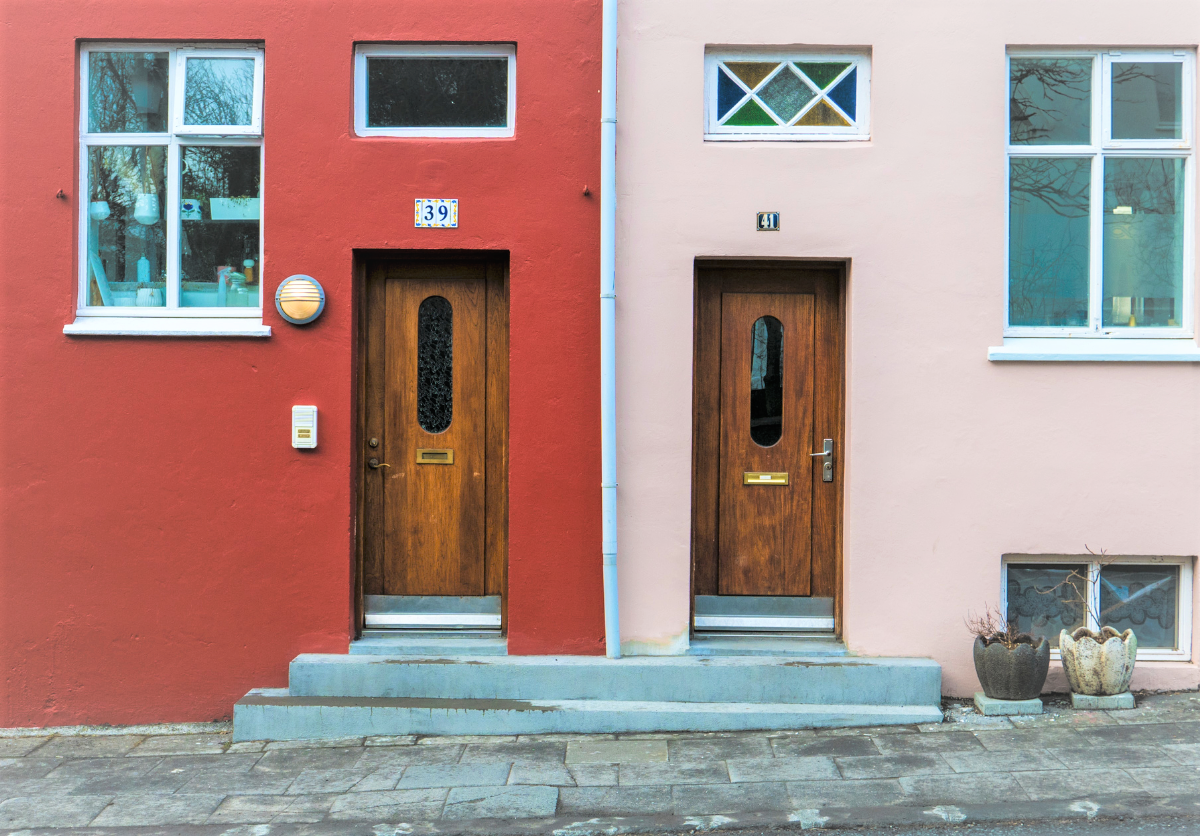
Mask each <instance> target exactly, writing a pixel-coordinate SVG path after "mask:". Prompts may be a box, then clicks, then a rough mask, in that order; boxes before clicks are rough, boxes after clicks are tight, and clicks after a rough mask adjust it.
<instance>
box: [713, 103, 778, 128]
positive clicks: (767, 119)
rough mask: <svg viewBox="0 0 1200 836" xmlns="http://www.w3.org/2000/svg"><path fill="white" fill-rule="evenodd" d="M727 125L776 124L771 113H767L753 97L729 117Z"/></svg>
mask: <svg viewBox="0 0 1200 836" xmlns="http://www.w3.org/2000/svg"><path fill="white" fill-rule="evenodd" d="M725 124H726V125H774V124H776V122H775V120H774V119H772V118H771V114H769V113H767V112H766V111H765V110H763V109H762V107H761V106H760V105H759V103H758V102H756V101H754V99H751V100H750V101H748V102H746V103H745V104H744V105H742V106H741V107H740V108H739V109H738V112H737V113H735V114H733V115H732V116H730V117H729V119H728V120H727V121H726V122H725Z"/></svg>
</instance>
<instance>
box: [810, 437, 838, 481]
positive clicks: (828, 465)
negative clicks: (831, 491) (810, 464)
mask: <svg viewBox="0 0 1200 836" xmlns="http://www.w3.org/2000/svg"><path fill="white" fill-rule="evenodd" d="M808 455H810V456H812V457H813V458H816V457H817V456H820V457H821V458H823V459H825V461H824V462H822V463H821V481H822V482H832V481H833V439H832V438H827V439H825V443H824V444H823V445H822V448H821V452H819V453H809V454H808Z"/></svg>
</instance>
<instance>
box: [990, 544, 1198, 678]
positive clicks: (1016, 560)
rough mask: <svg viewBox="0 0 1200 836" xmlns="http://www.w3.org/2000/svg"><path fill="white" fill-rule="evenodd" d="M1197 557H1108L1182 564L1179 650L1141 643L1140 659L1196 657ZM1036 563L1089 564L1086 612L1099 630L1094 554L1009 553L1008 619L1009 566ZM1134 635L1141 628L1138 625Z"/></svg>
mask: <svg viewBox="0 0 1200 836" xmlns="http://www.w3.org/2000/svg"><path fill="white" fill-rule="evenodd" d="M1194 562H1195V557H1191V556H1167V555H1130V556H1119V557H1113V556H1112V555H1109V556H1106V557H1105V558H1104V563H1105V565H1106V566H1113V567H1118V566H1135V565H1159V566H1178V567H1179V590H1178V594H1179V600H1178V603H1177V606H1176V611H1175V617H1176V622H1177V627H1176V631H1175V636H1176V641H1177V643H1178V644H1177V646H1176V647H1175V649H1173V650H1172V649H1170V648H1165V647H1141V646H1140V645H1139V647H1138V651H1137V658H1138V660H1139V661H1146V662H1190V661H1191V660H1192V565H1193V563H1194ZM1023 563H1026V564H1028V563H1035V564H1039V565H1080V566H1087V567H1088V570H1087V575H1088V597H1089V599H1090V600H1091V606H1090V607H1089V609H1090V612H1088V614H1087V615H1086V619H1087V624H1086V625H1085V626H1086V627H1087V628H1088V629H1089V630H1093V631H1096V630H1099V629H1100V627H1101V626H1102V625H1100V624H1098V623H1096V620H1095V619H1094V618H1093V617H1092V613H1093V612H1099V610H1100V569H1101V566H1100V561H1098V560H1097V559H1096V556H1095V555H1091V554H1082V555H1080V554H1006V555H1004V558H1003V560H1002V562H1001V569H1000V611H1001V612H1002V613H1004V617H1005V618H1008V567H1009V566H1012V565H1014V564H1016V565H1020V564H1023ZM1133 632H1134V634H1135V635H1136V633H1137V628H1134V631H1133ZM1050 656H1051V658H1052V659H1060V658H1062V657H1061V655H1060V654H1059V651H1058V648H1057V647H1052V648H1050Z"/></svg>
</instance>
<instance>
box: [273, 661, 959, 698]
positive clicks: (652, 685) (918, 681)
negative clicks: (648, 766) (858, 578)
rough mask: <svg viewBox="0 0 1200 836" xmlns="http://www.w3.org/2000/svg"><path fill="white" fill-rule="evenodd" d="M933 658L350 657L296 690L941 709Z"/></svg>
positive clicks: (306, 672)
mask: <svg viewBox="0 0 1200 836" xmlns="http://www.w3.org/2000/svg"><path fill="white" fill-rule="evenodd" d="M941 679H942V676H941V667H940V666H939V665H938V664H937V663H936V662H934V661H933V660H931V659H917V658H868V657H853V656H852V657H836V656H811V657H800V656H708V657H694V656H632V657H626V658H624V659H605V658H603V657H595V656H476V657H441V658H437V657H421V656H367V655H361V656H345V655H335V654H315V653H306V654H302V655H300V656H297V657H296V658H295V659H294V660H293V661H292V664H291V670H290V674H289V680H288V681H289V693H290V695H291V696H293V697H338V698H372V699H375V698H387V699H432V700H501V701H503V700H526V701H527V700H550V701H562V700H567V701H578V700H583V701H588V700H597V701H605V702H608V701H614V700H616V701H634V702H645V703H708V704H719V703H730V704H785V705H791V706H799V705H811V706H846V705H874V706H914V705H926V706H935V707H936V706H937V705H939V704H940V701H941Z"/></svg>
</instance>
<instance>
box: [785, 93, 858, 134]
mask: <svg viewBox="0 0 1200 836" xmlns="http://www.w3.org/2000/svg"><path fill="white" fill-rule="evenodd" d="M796 124H797V125H818V126H821V127H826V128H830V127H836V128H846V127H849V126H850V123H849V122H847V121H846V120H845V119H843V118H842V115H841V114H840V113H838V112H837V111H836V110H834V109H833V108H832V107H830V106H829V105H828V104H827V103H826V102H825V100H824V99H822V100H821V101H819V102H817V103H816V104H815V105H813V106H812V107H811V108H810V109H809V111H808V113H806V114H804V115H803V116H801V117H800V121H799V122H797V123H796Z"/></svg>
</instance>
